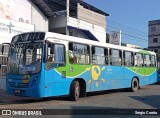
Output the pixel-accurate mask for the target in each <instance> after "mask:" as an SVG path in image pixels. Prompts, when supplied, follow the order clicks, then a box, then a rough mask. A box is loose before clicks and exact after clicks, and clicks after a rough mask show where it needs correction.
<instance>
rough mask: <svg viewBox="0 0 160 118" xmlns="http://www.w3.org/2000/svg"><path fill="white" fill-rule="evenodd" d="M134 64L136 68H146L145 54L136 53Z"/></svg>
mask: <svg viewBox="0 0 160 118" xmlns="http://www.w3.org/2000/svg"><path fill="white" fill-rule="evenodd" d="M134 63H135V66H138V67H143V66H144V61H143V54H141V53H135V55H134Z"/></svg>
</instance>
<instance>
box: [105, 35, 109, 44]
mask: <svg viewBox="0 0 160 118" xmlns="http://www.w3.org/2000/svg"><path fill="white" fill-rule="evenodd" d="M106 43H109V34H107V33H106Z"/></svg>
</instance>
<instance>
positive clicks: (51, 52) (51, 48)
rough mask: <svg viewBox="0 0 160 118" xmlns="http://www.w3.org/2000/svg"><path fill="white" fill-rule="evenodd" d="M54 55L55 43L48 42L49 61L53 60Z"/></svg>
mask: <svg viewBox="0 0 160 118" xmlns="http://www.w3.org/2000/svg"><path fill="white" fill-rule="evenodd" d="M53 56H54V44H51V43H49V44H48V54H47V62H53V61H54V60H53Z"/></svg>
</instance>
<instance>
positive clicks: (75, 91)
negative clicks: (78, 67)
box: [70, 81, 80, 101]
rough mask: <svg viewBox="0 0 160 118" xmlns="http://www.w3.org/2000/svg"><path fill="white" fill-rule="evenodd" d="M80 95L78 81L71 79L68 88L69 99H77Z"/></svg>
mask: <svg viewBox="0 0 160 118" xmlns="http://www.w3.org/2000/svg"><path fill="white" fill-rule="evenodd" d="M79 97H80V84H79V82H78V81H73V82H72V84H71V88H70V99H71V100H72V101H77V100H78V99H79Z"/></svg>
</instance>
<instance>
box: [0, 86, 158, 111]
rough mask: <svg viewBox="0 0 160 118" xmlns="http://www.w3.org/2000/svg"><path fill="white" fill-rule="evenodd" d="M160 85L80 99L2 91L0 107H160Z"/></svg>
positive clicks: (97, 94) (91, 95) (94, 94)
mask: <svg viewBox="0 0 160 118" xmlns="http://www.w3.org/2000/svg"><path fill="white" fill-rule="evenodd" d="M159 101H160V85H149V86H145V87H142V88H141V89H140V90H139V91H138V92H129V91H126V90H124V89H123V90H112V91H105V92H101V93H92V94H88V95H87V97H86V98H82V99H80V100H79V101H76V102H73V101H69V99H68V98H67V97H52V98H46V99H43V100H42V99H31V98H24V97H16V96H10V95H6V93H5V92H4V91H1V95H0V109H117V108H120V109H121V108H122V109H123V108H124V109H160V102H159Z"/></svg>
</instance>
